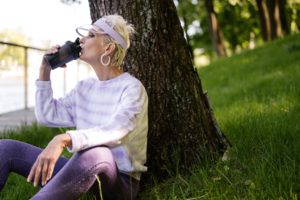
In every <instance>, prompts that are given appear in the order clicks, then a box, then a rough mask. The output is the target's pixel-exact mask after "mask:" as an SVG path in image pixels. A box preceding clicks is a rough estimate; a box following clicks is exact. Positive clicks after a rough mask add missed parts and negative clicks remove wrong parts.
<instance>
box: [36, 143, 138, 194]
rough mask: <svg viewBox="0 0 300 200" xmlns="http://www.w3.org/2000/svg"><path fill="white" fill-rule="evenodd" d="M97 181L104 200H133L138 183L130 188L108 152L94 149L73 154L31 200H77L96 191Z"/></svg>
mask: <svg viewBox="0 0 300 200" xmlns="http://www.w3.org/2000/svg"><path fill="white" fill-rule="evenodd" d="M97 175H98V176H99V178H100V182H101V190H102V195H103V197H104V199H106V200H107V199H116V200H117V199H124V200H126V199H134V196H135V195H136V190H137V185H138V182H137V181H135V182H134V185H133V186H132V187H131V189H132V190H131V191H130V186H129V184H128V183H127V181H126V180H125V179H124V178H123V177H122V176H121V175H120V173H119V172H118V169H117V166H116V164H115V161H114V158H113V156H112V153H111V151H110V150H109V149H108V148H107V147H94V148H91V149H87V150H83V151H80V152H78V153H76V154H75V155H74V156H73V157H72V158H71V159H70V160H69V161H68V163H67V164H66V165H65V166H64V167H63V168H62V169H61V170H60V171H59V172H58V173H57V175H56V176H55V177H54V178H53V179H52V180H51V181H50V182H49V183H47V184H46V185H45V186H44V187H43V188H42V189H41V190H40V191H39V192H38V193H37V194H36V195H35V196H34V197H33V198H32V200H41V199H43V200H50V199H56V200H71V199H78V198H79V197H80V196H81V195H82V194H84V193H86V192H88V191H89V190H90V188H91V187H92V186H93V184H95V185H94V186H95V187H97V185H98V182H97V181H96V177H97Z"/></svg>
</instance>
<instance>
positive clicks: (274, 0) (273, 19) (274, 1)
mask: <svg viewBox="0 0 300 200" xmlns="http://www.w3.org/2000/svg"><path fill="white" fill-rule="evenodd" d="M267 5H268V8H269V9H268V11H269V17H270V24H271V38H272V40H274V39H276V38H278V37H282V36H283V33H282V28H281V18H280V9H279V7H280V4H279V0H268V1H267Z"/></svg>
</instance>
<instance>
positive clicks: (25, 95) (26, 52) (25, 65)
mask: <svg viewBox="0 0 300 200" xmlns="http://www.w3.org/2000/svg"><path fill="white" fill-rule="evenodd" d="M24 108H25V109H28V48H27V47H25V48H24Z"/></svg>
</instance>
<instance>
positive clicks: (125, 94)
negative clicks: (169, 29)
mask: <svg viewBox="0 0 300 200" xmlns="http://www.w3.org/2000/svg"><path fill="white" fill-rule="evenodd" d="M36 87H37V90H36V108H35V114H36V118H37V121H38V122H39V123H41V124H44V125H46V126H52V127H76V130H69V131H67V134H69V135H70V136H71V139H72V147H71V148H69V151H70V152H76V151H80V150H83V149H86V148H90V147H93V146H99V145H105V146H108V147H109V148H110V149H111V151H112V154H113V156H114V159H115V161H116V163H117V166H118V168H119V170H120V171H121V172H123V173H127V174H129V175H131V176H133V177H134V178H136V179H140V174H141V172H144V171H147V167H145V166H144V164H145V162H146V150H147V132H148V96H147V93H146V90H145V88H144V87H143V85H142V83H141V82H140V81H139V80H138V79H136V78H134V77H133V76H131V75H130V74H128V73H123V74H121V75H119V76H117V77H115V78H113V79H110V80H107V81H100V80H98V79H96V78H88V79H85V80H83V81H80V82H79V83H78V84H77V86H76V87H75V88H74V89H73V90H72V91H71V92H70V93H69V94H67V95H66V96H65V97H63V98H59V99H54V98H53V92H52V88H51V82H50V81H39V80H37V81H36Z"/></svg>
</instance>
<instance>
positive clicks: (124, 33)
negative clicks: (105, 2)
mask: <svg viewBox="0 0 300 200" xmlns="http://www.w3.org/2000/svg"><path fill="white" fill-rule="evenodd" d="M102 18H104V19H105V21H106V22H107V23H108V24H109V25H110V26H111V27H113V28H114V30H115V31H116V32H118V33H119V34H120V36H121V37H122V38H123V39H124V40H125V42H126V49H124V48H122V47H121V45H120V44H118V43H117V42H116V41H115V40H114V39H113V38H112V37H110V36H109V35H108V38H109V40H110V42H113V43H114V44H115V45H116V51H115V53H114V55H113V57H112V64H113V65H116V66H121V64H122V63H123V60H124V58H125V55H126V50H127V49H128V48H129V47H130V38H131V36H132V35H133V34H134V33H135V30H134V27H133V25H132V24H130V23H128V22H127V21H126V20H125V19H124V18H123V17H122V16H120V15H117V14H114V15H106V16H103V17H102Z"/></svg>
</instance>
